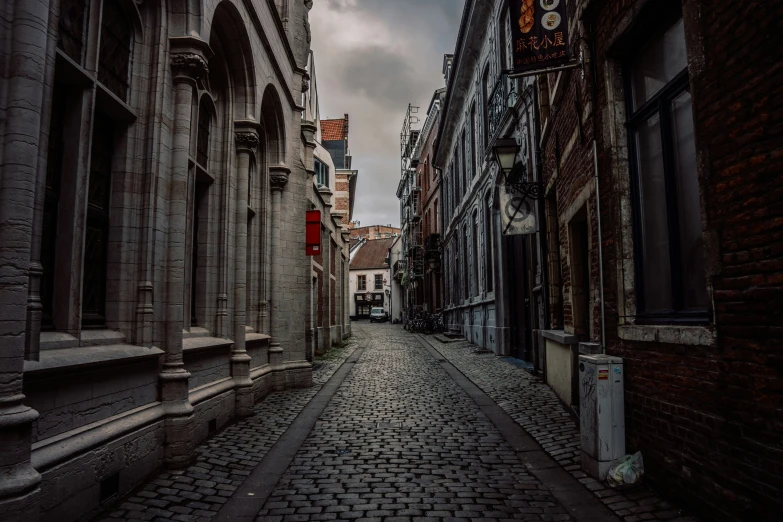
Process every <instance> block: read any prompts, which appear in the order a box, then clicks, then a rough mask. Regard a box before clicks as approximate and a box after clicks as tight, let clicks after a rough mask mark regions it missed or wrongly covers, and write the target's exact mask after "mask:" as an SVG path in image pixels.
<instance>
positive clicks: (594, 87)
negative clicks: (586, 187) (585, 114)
mask: <svg viewBox="0 0 783 522" xmlns="http://www.w3.org/2000/svg"><path fill="white" fill-rule="evenodd" d="M588 31H589V34H590V76H592V78H591V81H590V87H591V98H592V101H591V104H592V107H591V111H592V113H593V178H594V179H595V209H596V215H597V216H598V280H599V285H600V292H601V293H600V295H601V353H604V354H605V353H606V302H605V301H604V243H603V232H602V231H601V190H600V184H599V182H598V142H597V140H596V136H598V117H597V113H598V105H597V102H598V70H597V68H596V48H595V31H594V27H593V22H592V21H591V22H590V27H589V29H588Z"/></svg>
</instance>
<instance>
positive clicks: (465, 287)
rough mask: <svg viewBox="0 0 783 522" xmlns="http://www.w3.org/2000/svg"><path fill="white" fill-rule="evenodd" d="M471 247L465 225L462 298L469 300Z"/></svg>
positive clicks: (463, 234) (463, 229) (463, 231)
mask: <svg viewBox="0 0 783 522" xmlns="http://www.w3.org/2000/svg"><path fill="white" fill-rule="evenodd" d="M469 248H470V246H469V243H468V226H467V225H465V226H463V227H462V249H463V250H464V251H465V254H464V255H463V256H462V298H463V299H468V298H470V277H469V276H468V274H469V273H470V272H469V271H468V252H470V250H469Z"/></svg>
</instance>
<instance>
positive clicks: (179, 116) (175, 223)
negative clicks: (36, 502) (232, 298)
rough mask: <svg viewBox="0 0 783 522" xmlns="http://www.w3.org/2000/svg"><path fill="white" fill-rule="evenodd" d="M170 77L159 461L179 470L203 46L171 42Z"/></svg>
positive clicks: (188, 441)
mask: <svg viewBox="0 0 783 522" xmlns="http://www.w3.org/2000/svg"><path fill="white" fill-rule="evenodd" d="M171 48H172V51H171V52H172V54H171V69H172V72H173V77H174V122H173V127H174V130H173V135H172V151H171V170H170V179H169V186H168V198H169V201H168V204H169V210H168V245H167V248H168V252H167V258H166V259H167V261H166V262H167V265H166V278H167V281H166V296H165V300H166V301H165V308H164V310H165V332H164V337H163V344H164V346H163V348H164V350H165V355H164V362H163V367H162V370H161V373H160V389H161V400H162V402H163V408H164V410H165V412H166V421H165V429H166V448H165V454H164V462H165V464H166V465H167V466H169V467H182V466H186V465H187V464H188V463H189V462H190V454H191V451H192V448H193V437H192V434H191V425H192V421H193V406H192V405H191V404H190V399H189V394H188V379H189V378H190V373H189V372H188V371H187V370H186V369H185V363H184V361H183V356H182V330H183V328H184V324H185V323H184V320H185V259H186V257H187V256H186V252H185V233H186V230H187V215H188V194H189V191H188V187H189V183H188V181H189V176H190V167H189V159H190V158H189V157H190V136H191V128H192V122H191V115H192V111H193V103H194V94H195V92H196V89H197V86H198V83H197V82H198V81H199V80H200V79H201V78H202V77H203V76H205V75H206V74H207V72H208V69H207V56H208V54H207V53H208V50H209V48H208V46H207V44H206V42H203V41H202V40H199V39H197V38H193V37H177V38H171Z"/></svg>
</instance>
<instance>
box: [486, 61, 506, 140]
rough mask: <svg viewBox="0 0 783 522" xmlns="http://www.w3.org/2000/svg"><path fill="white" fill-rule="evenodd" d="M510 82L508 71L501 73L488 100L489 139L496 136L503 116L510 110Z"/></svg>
mask: <svg viewBox="0 0 783 522" xmlns="http://www.w3.org/2000/svg"><path fill="white" fill-rule="evenodd" d="M510 84H511V81H510V80H509V79H508V72H502V73H500V76H499V77H498V80H497V83H495V88H494V89H493V90H492V95H491V96H490V97H489V101H488V102H487V122H488V127H489V128H488V129H487V130H488V131H489V134H488V137H489V141H492V138H494V137H495V133H496V132H497V131H498V130H499V128H500V124H501V122H502V121H503V117H504V116H505V115H506V111H507V110H508V104H509V88H510V87H511V85H510Z"/></svg>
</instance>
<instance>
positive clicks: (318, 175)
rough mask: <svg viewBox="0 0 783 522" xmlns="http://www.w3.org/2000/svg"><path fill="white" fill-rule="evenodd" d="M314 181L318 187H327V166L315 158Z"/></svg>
mask: <svg viewBox="0 0 783 522" xmlns="http://www.w3.org/2000/svg"><path fill="white" fill-rule="evenodd" d="M315 181H316V183H318V186H319V187H328V186H329V165H327V164H326V163H324V162H322V161H321V160H319V159H318V158H315Z"/></svg>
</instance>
